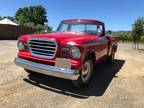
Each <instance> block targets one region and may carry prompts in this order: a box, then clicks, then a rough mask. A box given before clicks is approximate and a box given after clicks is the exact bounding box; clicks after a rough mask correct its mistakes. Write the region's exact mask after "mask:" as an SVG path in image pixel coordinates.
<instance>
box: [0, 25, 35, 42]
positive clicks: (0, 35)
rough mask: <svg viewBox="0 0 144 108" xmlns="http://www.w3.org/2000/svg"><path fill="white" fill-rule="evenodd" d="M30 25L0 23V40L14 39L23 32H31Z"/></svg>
mask: <svg viewBox="0 0 144 108" xmlns="http://www.w3.org/2000/svg"><path fill="white" fill-rule="evenodd" d="M32 33H33V29H32V28H30V27H22V26H14V25H5V24H0V40H14V39H17V38H18V37H19V36H21V35H24V34H32Z"/></svg>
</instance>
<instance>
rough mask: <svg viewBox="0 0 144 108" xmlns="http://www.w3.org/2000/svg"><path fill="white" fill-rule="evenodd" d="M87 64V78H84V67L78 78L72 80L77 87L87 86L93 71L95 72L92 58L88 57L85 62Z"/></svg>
mask: <svg viewBox="0 0 144 108" xmlns="http://www.w3.org/2000/svg"><path fill="white" fill-rule="evenodd" d="M85 66H87V69H86V70H87V71H89V72H88V73H87V75H88V76H85V77H86V79H85V80H84V74H83V73H84V72H85V71H86V70H85V68H86V67H84V69H82V72H81V74H80V77H79V78H78V80H74V81H72V83H73V85H74V86H75V87H77V88H81V87H85V86H86V85H88V84H89V83H90V81H91V79H92V73H93V70H94V64H93V62H92V60H91V59H88V60H87V61H86V62H85Z"/></svg>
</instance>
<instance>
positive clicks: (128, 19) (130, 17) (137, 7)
mask: <svg viewBox="0 0 144 108" xmlns="http://www.w3.org/2000/svg"><path fill="white" fill-rule="evenodd" d="M31 5H42V6H44V7H45V8H46V11H47V18H48V24H49V25H50V26H52V27H53V29H56V28H57V26H58V24H59V23H60V21H61V20H63V19H73V18H74V19H79V18H82V19H83V18H85V19H97V20H101V21H103V22H104V23H105V25H106V29H107V30H112V31H126V30H131V26H132V24H133V23H134V21H135V20H136V19H137V18H138V17H142V16H144V0H1V1H0V16H14V15H15V13H16V10H17V9H19V8H21V7H26V6H31Z"/></svg>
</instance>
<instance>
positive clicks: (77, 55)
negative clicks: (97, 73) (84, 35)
mask: <svg viewBox="0 0 144 108" xmlns="http://www.w3.org/2000/svg"><path fill="white" fill-rule="evenodd" d="M71 56H72V57H73V58H76V59H79V58H80V56H81V53H80V49H79V48H78V47H72V48H71Z"/></svg>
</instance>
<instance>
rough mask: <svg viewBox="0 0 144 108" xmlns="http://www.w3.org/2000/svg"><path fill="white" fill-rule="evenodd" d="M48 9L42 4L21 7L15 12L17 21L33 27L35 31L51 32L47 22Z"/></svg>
mask: <svg viewBox="0 0 144 108" xmlns="http://www.w3.org/2000/svg"><path fill="white" fill-rule="evenodd" d="M46 14H47V13H46V9H45V8H44V7H43V6H41V5H38V6H30V7H24V8H19V9H18V10H17V12H16V14H15V18H16V20H17V22H18V23H19V24H20V25H22V26H28V27H32V28H33V30H34V31H35V33H46V32H51V31H52V28H51V27H49V26H48V25H47V24H45V23H47V22H48V21H47V16H46Z"/></svg>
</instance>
